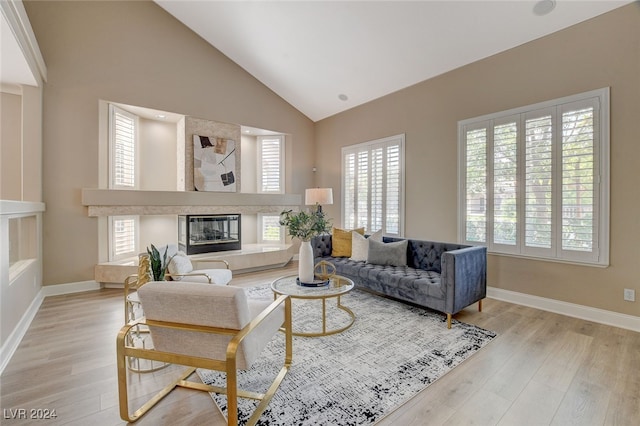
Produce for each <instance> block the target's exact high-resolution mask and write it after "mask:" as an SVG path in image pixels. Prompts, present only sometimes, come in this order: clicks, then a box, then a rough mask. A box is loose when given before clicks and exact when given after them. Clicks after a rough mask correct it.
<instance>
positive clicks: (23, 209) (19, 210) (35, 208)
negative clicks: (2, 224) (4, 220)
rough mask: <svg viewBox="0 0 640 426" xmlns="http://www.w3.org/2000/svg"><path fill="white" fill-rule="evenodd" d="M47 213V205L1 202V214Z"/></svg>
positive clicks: (27, 202)
mask: <svg viewBox="0 0 640 426" xmlns="http://www.w3.org/2000/svg"><path fill="white" fill-rule="evenodd" d="M44 211H45V204H44V203H41V202H37V201H13V200H0V214H7V215H9V214H27V213H41V212H44Z"/></svg>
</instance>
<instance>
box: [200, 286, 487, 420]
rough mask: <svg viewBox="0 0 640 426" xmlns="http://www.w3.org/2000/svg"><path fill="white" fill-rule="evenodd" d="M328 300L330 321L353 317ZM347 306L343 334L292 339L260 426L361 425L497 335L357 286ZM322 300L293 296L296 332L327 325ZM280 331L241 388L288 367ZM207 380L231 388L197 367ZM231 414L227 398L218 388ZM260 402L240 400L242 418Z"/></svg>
mask: <svg viewBox="0 0 640 426" xmlns="http://www.w3.org/2000/svg"><path fill="white" fill-rule="evenodd" d="M248 294H249V297H253V298H265V299H271V300H273V294H272V292H271V290H270V289H269V287H268V286H261V287H254V288H251V289H248ZM335 303H336V302H335V299H329V300H328V301H327V317H328V320H327V324H328V326H329V327H330V328H337V327H339V326H340V324H342V325H345V324H347V323H348V316H347V314H346V313H345V312H343V311H341V310H338V309H337V308H335ZM342 304H343V305H345V306H347V307H349V308H351V310H353V312H354V313H355V314H356V321H355V323H354V324H353V326H352V327H351V328H350V329H348V330H346V331H344V332H342V333H339V334H335V335H331V336H326V337H319V338H309V337H295V336H294V338H293V364H292V366H291V369H290V370H289V374H288V375H287V376H286V377H285V379H284V380H283V382H282V384H281V385H280V388H279V389H278V391H277V392H276V394H275V395H274V397H273V399H272V400H271V403H270V404H269V407H268V408H267V410H266V411H265V412H264V414H263V415H262V417H261V418H260V421H259V423H258V424H259V425H287V426H289V425H341V426H343V425H362V424H371V423H374V422H376V421H377V420H380V419H381V418H382V417H384V416H385V415H386V414H389V413H390V412H391V411H393V410H394V409H395V408H397V407H398V406H400V405H402V404H403V403H405V402H406V401H408V400H409V399H410V398H411V397H413V396H415V395H416V394H417V393H418V392H420V391H421V390H423V389H424V388H426V387H427V386H429V385H430V384H431V383H433V382H435V381H436V380H437V379H438V378H440V377H442V376H443V375H444V374H446V373H447V372H449V371H451V370H452V369H453V368H454V367H456V366H457V365H458V364H460V363H461V362H462V361H464V360H465V359H466V358H468V357H469V356H471V355H473V354H474V353H475V352H476V351H478V350H479V349H480V348H482V347H483V346H484V345H486V344H487V343H489V342H490V341H491V340H492V339H493V338H494V337H495V336H496V333H494V332H491V331H487V330H483V329H481V328H479V327H476V326H473V325H469V324H464V323H461V322H458V321H455V320H454V321H453V326H452V328H451V329H450V330H449V329H447V325H446V318H445V316H444V315H443V314H441V313H436V312H433V311H429V310H425V309H421V308H416V307H412V306H409V305H406V304H403V303H400V302H396V301H393V300H389V299H386V298H383V297H379V296H375V295H372V294H370V293H367V292H364V291H360V290H354V291H352V292H351V293H349V294H348V295H346V296H343V297H342ZM321 306H322V305H321V302H320V301H317V300H316V301H302V300H298V299H296V300H294V301H293V328H294V331H300V330H302V331H306V332H310V331H320V329H321V322H320V321H321ZM283 340H284V339H283V336H282V334H279V335H278V336H277V337H276V338H275V339H274V340H273V341H272V342H271V344H270V345H269V346H268V347H267V349H265V352H264V353H263V354H262V356H261V357H260V359H259V360H258V362H257V363H256V364H254V365H253V366H252V368H251V369H250V370H248V371H242V372H240V374H239V376H238V384H239V387H240V388H242V389H245V390H251V391H255V392H265V391H266V389H267V387H268V385H269V384H270V383H271V381H272V380H273V379H274V377H275V375H276V374H277V372H278V370H279V369H280V367H281V366H282V360H283V359H284V344H283ZM198 375H199V376H200V378H201V379H202V381H203V382H204V383H208V384H215V385H218V386H224V385H225V380H224V375H222V374H220V373H218V372H215V371H208V370H198ZM211 395H212V397H213V398H214V400H216V402H217V403H218V404H219V405H220V407H221V408H222V411H223V412H224V413H225V415H226V409H227V401H226V396H224V395H218V394H211ZM256 405H257V403H256V402H254V401H251V400H243V399H240V400H239V407H240V416H239V417H240V424H244V423H245V422H246V421H247V420H248V418H249V415H250V413H251V411H252V410H253V409H254V408H255V406H256Z"/></svg>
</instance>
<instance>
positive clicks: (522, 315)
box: [0, 263, 640, 426]
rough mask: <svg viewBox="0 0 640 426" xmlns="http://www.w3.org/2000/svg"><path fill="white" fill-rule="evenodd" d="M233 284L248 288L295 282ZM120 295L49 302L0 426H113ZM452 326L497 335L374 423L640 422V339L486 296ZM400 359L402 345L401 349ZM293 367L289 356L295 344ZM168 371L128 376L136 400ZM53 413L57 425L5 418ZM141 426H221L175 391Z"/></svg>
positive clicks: (247, 277)
mask: <svg viewBox="0 0 640 426" xmlns="http://www.w3.org/2000/svg"><path fill="white" fill-rule="evenodd" d="M295 268H296V264H295V263H294V264H291V265H289V266H288V267H287V268H285V269H277V270H270V271H263V272H257V273H251V274H242V275H236V276H235V277H234V279H233V283H234V284H235V285H241V286H254V285H259V284H263V283H269V282H271V281H272V280H273V279H275V278H277V277H279V276H281V275H285V274H289V273H294V271H295ZM123 316H124V314H123V301H122V290H117V289H104V290H99V291H93V292H87V293H80V294H73V295H66V296H55V297H48V298H46V299H45V301H44V302H43V304H42V306H41V308H40V310H39V312H38V314H37V316H36V318H35V319H34V321H33V322H32V324H31V326H30V328H29V331H28V332H27V334H26V336H25V337H24V339H23V340H22V342H21V344H20V346H19V348H18V349H17V351H16V353H15V354H14V356H13V358H12V359H11V361H10V363H9V364H8V366H7V368H6V369H5V371H4V372H3V374H2V377H1V382H0V387H1V389H0V395H1V402H0V405H1V408H2V417H1V418H0V423H1V424H2V425H18V424H47V425H53V424H65V425H67V424H69V425H93V426H100V425H121V424H124V422H123V421H122V420H120V417H119V414H118V396H117V389H116V367H115V359H116V358H115V336H116V333H117V331H118V330H119V328H120V327H121V325H122V322H123ZM455 318H456V319H458V320H461V321H464V322H467V323H472V324H476V325H478V326H480V327H484V328H487V329H491V330H494V331H496V332H497V333H498V337H497V338H496V339H494V341H493V342H491V343H490V344H489V345H488V346H486V347H485V348H483V349H482V350H480V351H479V352H478V353H476V354H475V355H473V356H472V357H471V358H470V359H468V360H467V361H465V362H464V363H463V364H462V365H460V366H458V367H456V368H455V369H454V370H453V371H451V372H450V373H448V374H447V375H445V376H444V377H442V378H441V379H440V380H439V381H437V382H436V383H434V384H432V385H431V386H430V387H428V388H427V389H425V390H424V391H422V392H421V393H420V394H418V395H417V396H416V397H415V398H413V399H411V400H410V401H408V402H407V403H405V404H404V405H402V406H401V407H400V408H398V409H397V410H396V411H395V412H393V413H391V414H390V415H388V416H387V417H386V418H385V419H383V420H382V421H380V422H379V425H384V426H388V425H403V426H404V425H471V424H474V425H581V426H584V425H638V424H640V333H636V332H632V331H627V330H623V329H619V328H615V327H609V326H605V325H600V324H596V323H592V322H588V321H582V320H578V319H574V318H569V317H565V316H562V315H556V314H552V313H548V312H544V311H540V310H537V309H532V308H527V307H523V306H518V305H514V304H510V303H505V302H500V301H496V300H491V299H487V300H485V302H484V304H483V312H478V311H477V305H476V306H472V307H469V308H467V309H465V310H464V311H463V312H461V313H459V314H458V315H456V316H455ZM399 350H401V348H399ZM294 361H295V347H294ZM173 372H174V369H173V368H167V369H164V370H161V371H159V372H156V373H153V374H145V375H134V376H133V377H134V380H135V381H134V388H135V391H137V392H138V393H139V394H140V395H143V394H145V393H148V392H151V391H153V390H154V389H155V388H157V387H158V386H160V384H161V383H162V380H166V379H167V376H168V375H169V374H171V373H173ZM18 409H26V413H27V415H29V410H31V409H55V410H56V414H57V418H56V419H55V420H49V421H47V420H17V419H11V417H12V416H13V415H15V413H16V412H17V411H16V410H18ZM137 424H139V425H200V424H208V425H222V424H224V419H223V417H222V416H221V415H220V414H219V413H218V411H217V409H216V407H215V405H214V404H213V402H212V400H211V398H210V397H209V395H208V394H206V393H204V392H197V391H190V390H185V389H177V390H176V391H174V392H173V393H172V394H170V395H169V396H167V397H166V398H165V400H163V401H162V402H160V404H159V405H158V406H156V407H155V408H154V409H152V410H151V411H150V412H149V413H148V414H147V415H146V416H145V417H143V418H142V419H141V420H140V421H138V422H137Z"/></svg>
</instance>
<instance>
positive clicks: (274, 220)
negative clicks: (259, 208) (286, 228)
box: [259, 214, 283, 243]
mask: <svg viewBox="0 0 640 426" xmlns="http://www.w3.org/2000/svg"><path fill="white" fill-rule="evenodd" d="M259 218H260V223H261V228H262V230H261V235H260V241H259V242H260V243H281V242H282V241H283V233H282V226H281V225H280V216H278V215H266V214H260V215H259Z"/></svg>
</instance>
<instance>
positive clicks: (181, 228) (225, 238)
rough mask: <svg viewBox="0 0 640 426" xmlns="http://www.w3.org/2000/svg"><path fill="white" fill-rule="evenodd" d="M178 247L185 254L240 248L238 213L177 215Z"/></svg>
mask: <svg viewBox="0 0 640 426" xmlns="http://www.w3.org/2000/svg"><path fill="white" fill-rule="evenodd" d="M178 248H179V249H180V250H181V251H183V252H185V253H186V254H198V253H211V252H216V251H225V250H240V249H241V244H240V215H239V214H199V215H179V216H178Z"/></svg>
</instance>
